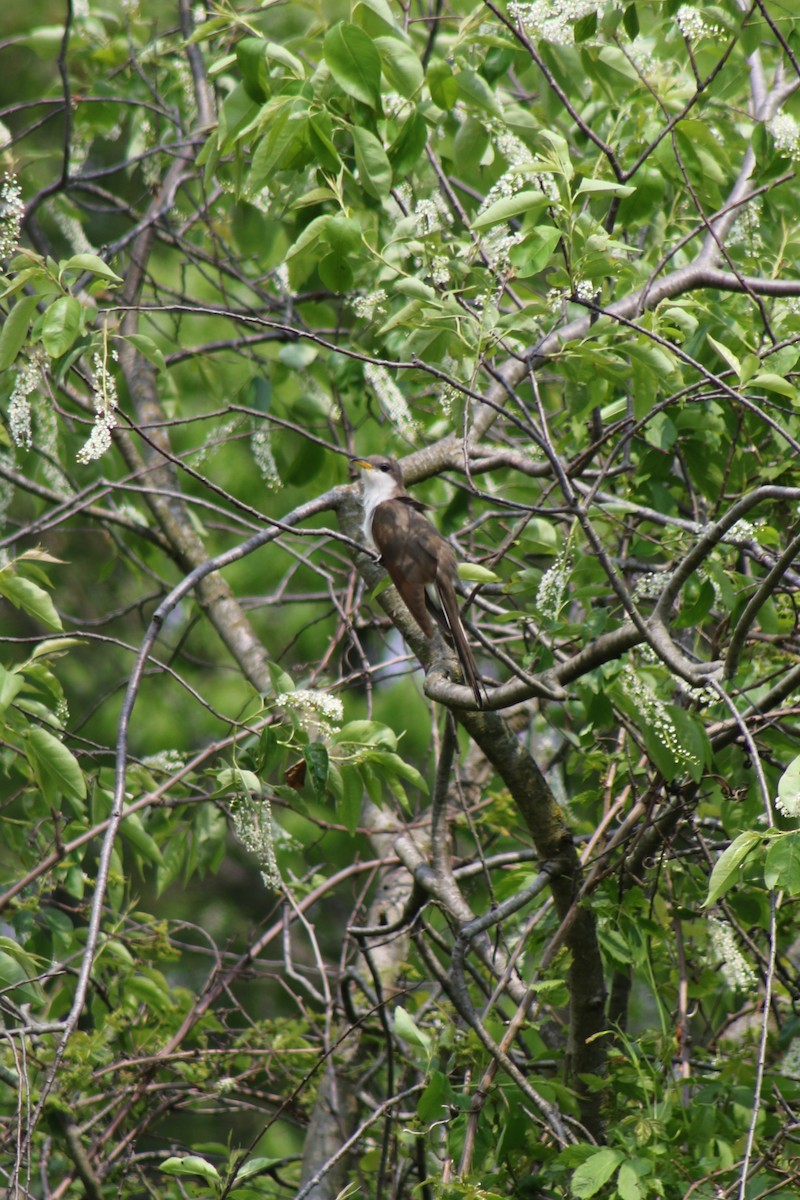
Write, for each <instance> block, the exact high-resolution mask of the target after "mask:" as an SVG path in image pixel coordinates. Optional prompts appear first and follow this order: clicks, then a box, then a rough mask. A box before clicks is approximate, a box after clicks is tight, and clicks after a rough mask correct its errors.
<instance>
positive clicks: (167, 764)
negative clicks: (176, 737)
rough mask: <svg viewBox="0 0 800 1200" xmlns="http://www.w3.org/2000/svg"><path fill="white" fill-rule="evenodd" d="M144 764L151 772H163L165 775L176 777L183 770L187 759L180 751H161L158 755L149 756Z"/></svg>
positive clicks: (143, 761) (143, 760)
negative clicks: (176, 773)
mask: <svg viewBox="0 0 800 1200" xmlns="http://www.w3.org/2000/svg"><path fill="white" fill-rule="evenodd" d="M142 763H143V765H144V766H145V767H147V769H148V770H149V771H163V773H164V774H165V775H174V774H175V772H176V771H181V770H183V768H184V766H185V765H186V759H185V758H184V756H183V755H182V754H181V752H180V750H159V751H158V753H157V754H148V755H147V756H146V757H145V758H143V759H142Z"/></svg>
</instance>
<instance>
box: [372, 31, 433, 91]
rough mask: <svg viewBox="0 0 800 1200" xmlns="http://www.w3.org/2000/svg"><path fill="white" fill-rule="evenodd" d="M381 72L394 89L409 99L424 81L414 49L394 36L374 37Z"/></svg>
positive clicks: (423, 74)
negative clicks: (381, 68)
mask: <svg viewBox="0 0 800 1200" xmlns="http://www.w3.org/2000/svg"><path fill="white" fill-rule="evenodd" d="M374 44H375V46H376V47H377V49H378V51H379V53H380V56H381V64H382V66H383V72H384V74H385V75H386V77H387V79H388V80H389V82H390V84H391V85H392V87H393V88H394V89H395V91H397V92H399V93H400V95H401V96H405V97H406V99H410V98H411V97H412V96H414V95H416V93H417V92H418V91H419V90H420V88H421V87H422V85H423V83H424V82H425V72H424V71H423V69H422V63H421V62H420V61H419V57H418V55H417V54H416V52H415V51H414V49H413V48H412V47H411V46H409V45H408V44H407V43H406V42H402V41H401V40H400V38H396V37H378V38H375V43H374Z"/></svg>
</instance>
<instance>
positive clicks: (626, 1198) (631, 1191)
mask: <svg viewBox="0 0 800 1200" xmlns="http://www.w3.org/2000/svg"><path fill="white" fill-rule="evenodd" d="M617 1191H618V1192H619V1197H620V1200H643V1197H644V1192H643V1191H642V1189H641V1186H640V1184H639V1176H638V1175H637V1174H636V1171H635V1170H634V1169H633V1167H632V1166H631V1164H630V1163H628V1162H624V1163H623V1164H622V1166H621V1167H620V1169H619V1174H618V1175H617Z"/></svg>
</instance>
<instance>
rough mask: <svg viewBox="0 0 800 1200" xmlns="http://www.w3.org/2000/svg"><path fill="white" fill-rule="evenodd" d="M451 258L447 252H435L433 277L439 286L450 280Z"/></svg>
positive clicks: (432, 269) (432, 266) (432, 267)
mask: <svg viewBox="0 0 800 1200" xmlns="http://www.w3.org/2000/svg"><path fill="white" fill-rule="evenodd" d="M449 264H450V260H449V259H448V257H447V255H446V254H434V256H433V261H432V262H431V279H432V280H433V282H434V283H435V284H436V285H437V286H438V287H445V286H446V285H447V284H448V283H449V282H450V265H449Z"/></svg>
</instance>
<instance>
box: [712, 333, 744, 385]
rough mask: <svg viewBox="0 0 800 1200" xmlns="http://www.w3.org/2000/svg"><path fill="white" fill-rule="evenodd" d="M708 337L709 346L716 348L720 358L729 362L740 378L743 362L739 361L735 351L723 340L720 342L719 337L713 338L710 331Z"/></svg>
mask: <svg viewBox="0 0 800 1200" xmlns="http://www.w3.org/2000/svg"><path fill="white" fill-rule="evenodd" d="M706 338H707V339H708V344H709V346H711V347H712V348H713V349H714V350H716V352H717V354H718V355H719V356H720V358H721V359H723V361H724V362H726V363H727V364H728V366H729V367H730V369H731V370H732V371H733V373H734V375H736V377H737V378H739V376H740V375H741V373H742V364H741V363H740V362H739V359H738V358H737V357H736V355H735V354H734V353H733V351H732V350H729V349H728V347H727V346H724V345H723V344H722V342H718V341H717V339H716V338H713V337H712V336H711V334H710V333H707V334H706Z"/></svg>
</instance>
